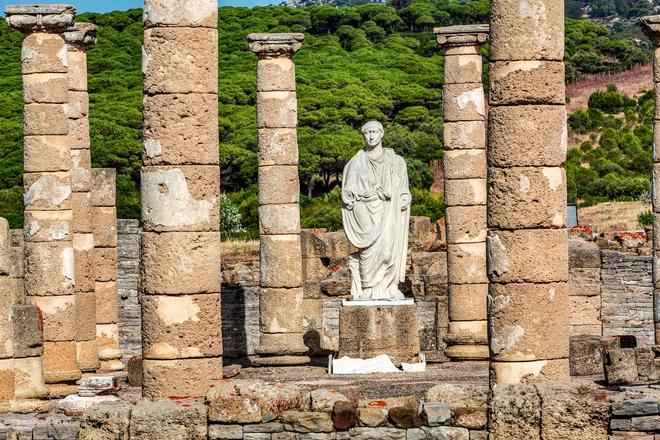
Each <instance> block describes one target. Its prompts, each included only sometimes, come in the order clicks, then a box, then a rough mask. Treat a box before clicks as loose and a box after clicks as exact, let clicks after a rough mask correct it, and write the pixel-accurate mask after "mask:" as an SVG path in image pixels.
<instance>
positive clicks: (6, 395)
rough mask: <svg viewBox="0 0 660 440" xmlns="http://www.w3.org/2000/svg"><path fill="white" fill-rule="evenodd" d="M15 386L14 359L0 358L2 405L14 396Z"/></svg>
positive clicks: (0, 399)
mask: <svg viewBox="0 0 660 440" xmlns="http://www.w3.org/2000/svg"><path fill="white" fill-rule="evenodd" d="M15 386H16V380H15V373H14V360H13V359H2V360H0V407H1V406H2V405H3V404H8V403H9V402H10V401H11V400H12V399H13V398H14V388H15Z"/></svg>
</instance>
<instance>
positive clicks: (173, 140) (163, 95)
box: [141, 0, 222, 398]
mask: <svg viewBox="0 0 660 440" xmlns="http://www.w3.org/2000/svg"><path fill="white" fill-rule="evenodd" d="M217 19H218V3H217V1H216V0H203V1H199V0H183V1H181V0H176V1H175V0H146V1H145V5H144V27H145V31H144V50H143V69H144V93H145V98H144V131H143V142H144V149H143V154H142V164H143V168H142V221H143V230H144V232H143V234H142V254H141V260H142V267H141V270H142V276H141V289H142V353H143V358H144V362H143V371H144V387H143V394H144V396H145V397H151V398H157V397H167V396H203V395H205V393H206V391H207V390H208V386H209V383H210V382H211V380H212V379H213V378H216V377H218V376H221V374H222V358H221V356H222V339H221V333H220V284H221V272H220V206H219V201H220V167H219V154H218V32H217V29H216V28H217Z"/></svg>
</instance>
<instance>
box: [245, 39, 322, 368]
mask: <svg viewBox="0 0 660 440" xmlns="http://www.w3.org/2000/svg"><path fill="white" fill-rule="evenodd" d="M303 39H304V35H303V34H251V35H249V36H248V41H249V43H250V50H251V51H252V52H254V53H255V54H256V55H257V57H258V58H259V61H258V62H257V127H258V132H257V147H258V160H259V243H260V248H261V258H260V261H261V265H260V272H261V273H260V283H259V284H260V287H261V290H260V293H259V307H260V317H259V322H260V329H261V339H260V342H259V346H258V347H257V349H256V352H257V353H258V354H259V355H260V357H259V358H257V359H256V362H257V363H258V364H261V365H294V364H306V363H308V362H309V361H310V359H309V357H308V356H306V355H305V353H307V351H308V348H307V346H306V345H305V344H304V343H303V288H302V285H303V276H302V256H301V244H300V205H299V201H300V183H299V181H298V140H297V134H296V127H297V123H298V118H297V116H298V115H297V100H296V71H295V65H294V63H293V60H292V57H293V55H294V54H295V53H296V52H298V50H300V47H301V46H302V41H303Z"/></svg>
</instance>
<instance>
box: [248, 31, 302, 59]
mask: <svg viewBox="0 0 660 440" xmlns="http://www.w3.org/2000/svg"><path fill="white" fill-rule="evenodd" d="M304 39H305V35H304V34H300V33H292V34H250V35H248V42H249V43H250V50H251V51H252V52H254V53H255V54H257V56H258V57H259V58H276V57H288V58H290V57H292V56H293V54H295V53H296V52H298V51H299V50H300V48H301V47H302V42H303V40H304Z"/></svg>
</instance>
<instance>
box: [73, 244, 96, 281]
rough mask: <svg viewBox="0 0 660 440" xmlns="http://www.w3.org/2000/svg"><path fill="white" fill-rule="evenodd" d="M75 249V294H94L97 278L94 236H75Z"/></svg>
mask: <svg viewBox="0 0 660 440" xmlns="http://www.w3.org/2000/svg"><path fill="white" fill-rule="evenodd" d="M73 249H74V258H75V265H76V283H75V285H74V286H73V289H74V291H75V292H93V291H94V280H95V278H96V274H95V273H96V267H95V266H94V236H93V235H92V234H73Z"/></svg>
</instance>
